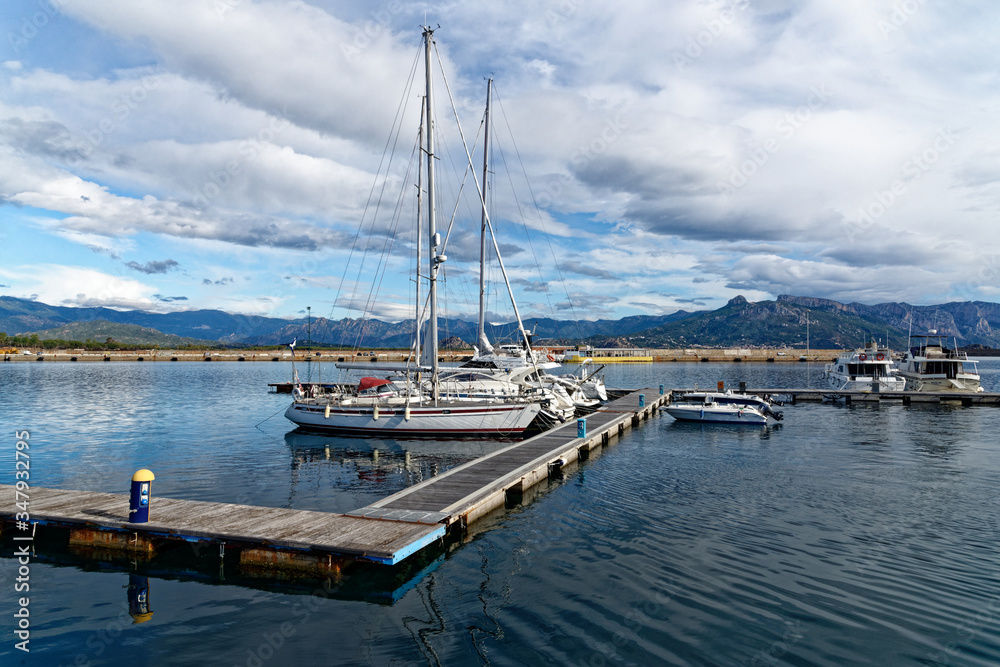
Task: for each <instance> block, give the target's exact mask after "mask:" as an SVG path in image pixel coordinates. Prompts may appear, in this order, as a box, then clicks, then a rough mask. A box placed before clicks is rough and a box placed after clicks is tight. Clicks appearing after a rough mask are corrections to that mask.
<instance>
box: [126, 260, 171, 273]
mask: <svg viewBox="0 0 1000 667" xmlns="http://www.w3.org/2000/svg"><path fill="white" fill-rule="evenodd" d="M125 266H127V267H128V268H130V269H132V270H133V271H138V272H140V273H146V274H153V273H167V272H168V271H170V270H172V269H175V268H177V267H178V266H180V264H179V263H177V262H175V261H174V260H172V259H165V260H160V261H157V260H153V261H150V262H146V263H145V264H139V263H138V262H126V263H125Z"/></svg>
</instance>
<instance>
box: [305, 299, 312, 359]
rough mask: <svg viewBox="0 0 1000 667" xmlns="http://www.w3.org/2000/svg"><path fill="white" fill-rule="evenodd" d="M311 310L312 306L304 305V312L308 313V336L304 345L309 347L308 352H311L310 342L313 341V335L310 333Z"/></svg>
mask: <svg viewBox="0 0 1000 667" xmlns="http://www.w3.org/2000/svg"><path fill="white" fill-rule="evenodd" d="M312 310H313V309H312V306H306V313H307V314H308V318H309V319H308V324H307V325H306V332H307V333H306V335H307V337H308V340H307V341H306V346H307V347H308V348H309V351H310V352H312V342H313V335H312V328H313V321H312Z"/></svg>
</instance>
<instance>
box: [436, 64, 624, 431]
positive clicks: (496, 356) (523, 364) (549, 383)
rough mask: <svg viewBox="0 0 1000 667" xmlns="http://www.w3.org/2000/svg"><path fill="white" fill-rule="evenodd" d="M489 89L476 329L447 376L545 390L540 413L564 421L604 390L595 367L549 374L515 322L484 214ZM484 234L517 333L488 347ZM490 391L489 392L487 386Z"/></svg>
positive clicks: (549, 366)
mask: <svg viewBox="0 0 1000 667" xmlns="http://www.w3.org/2000/svg"><path fill="white" fill-rule="evenodd" d="M492 90H493V79H492V78H490V79H487V82H486V111H485V114H484V116H483V129H484V132H483V137H484V138H483V180H482V188H481V192H480V195H481V203H482V216H481V224H480V230H479V232H480V233H479V321H478V326H477V329H476V345H475V346H474V347H473V349H474V354H473V357H472V359H471V360H470V361H467V362H465V363H464V364H462V365H461V367H460V369H461V370H458V371H456V372H455V373H454V375H453V377H456V378H461V380H462V381H463V382H469V383H472V382H478V383H482V384H483V385H484V386H483V388H484V389H485V387H486V386H490V385H496V384H497V383H510V384H512V385H514V386H528V387H533V388H537V389H539V390H542V391H545V392H548V393H549V394H551V396H549V397H548V401H547V406H546V408H544V409H543V414H545V415H546V416H547V417H548V418H549V419H550V420H553V421H565V420H566V419H569V418H570V417H572V416H574V414H576V412H577V410H578V409H584V410H585V409H590V408H594V407H596V406H597V405H599V404H600V402H601V401H606V400H607V398H608V396H607V391H606V389H605V387H604V380H603V378H601V377H599V376H598V372H599V371H600V369H598V370H597V371H594V372H591V373H587V372H585V371H583V370H581V374H580V376H579V377H578V376H576V375H574V374H569V375H562V374H558V375H557V374H551V373H549V372H548V371H552V370H554V369H556V368H560V367H561V365H560V364H559V363H556V362H555V360H554V359H549V358H542V357H540V355H539V354H538V353H537V352H536V351H535V350H534V349H533V348H532V346H531V339H532V335H533V332H532V331H528V330H527V329H526V328H525V326H524V323H523V322H522V320H521V316H520V313H519V312H518V309H517V303H516V301H515V299H514V294H513V291H512V290H511V289H510V283H509V281H508V280H507V272H506V270H505V269H504V267H503V260H502V259H501V257H500V249H499V247H498V245H497V242H496V237H495V236H494V234H493V227H492V225H491V224H490V219H489V214H488V212H487V202H486V194H487V192H488V191H489V188H488V187H487V179H488V175H489V157H490V102H491V99H492ZM487 233H489V238H491V239H492V241H493V247H494V250H495V252H496V258H497V262H498V263H499V265H500V269H501V272H502V273H503V276H504V282H505V283H506V284H507V291H508V295H509V296H510V300H511V304H512V305H513V306H514V315H515V317H516V319H517V333H518V337H519V340H518V341H517V342H515V343H506V344H499V345H496V346H494V345H493V344H492V343H491V342H490V339H489V336H488V335H487V334H486V255H487V248H486V239H487ZM602 368H603V367H602ZM471 369H475V370H476V372H478V373H479V374H480V376H479V379H474V378H473V377H472V376H470V375H469V373H470V370H471ZM490 391H493V388H492V387H491V388H490Z"/></svg>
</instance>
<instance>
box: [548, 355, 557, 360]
mask: <svg viewBox="0 0 1000 667" xmlns="http://www.w3.org/2000/svg"><path fill="white" fill-rule="evenodd" d="M547 356H548V359H549V361H555V360H556V355H554V354H550V355H547Z"/></svg>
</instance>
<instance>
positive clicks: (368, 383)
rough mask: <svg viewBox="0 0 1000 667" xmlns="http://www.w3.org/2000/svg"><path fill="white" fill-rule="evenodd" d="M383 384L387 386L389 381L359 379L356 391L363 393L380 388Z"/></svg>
mask: <svg viewBox="0 0 1000 667" xmlns="http://www.w3.org/2000/svg"><path fill="white" fill-rule="evenodd" d="M384 384H389V381H388V380H383V379H381V378H361V382H359V383H358V391H365V390H366V389H371V388H372V387H381V386H382V385H384Z"/></svg>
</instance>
